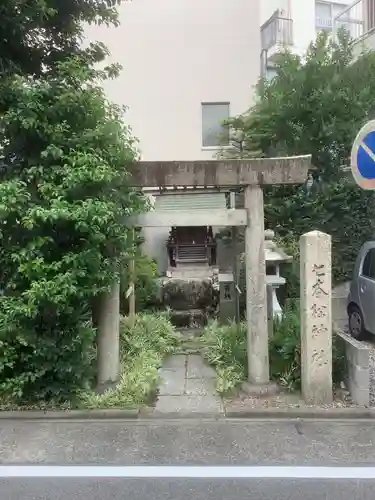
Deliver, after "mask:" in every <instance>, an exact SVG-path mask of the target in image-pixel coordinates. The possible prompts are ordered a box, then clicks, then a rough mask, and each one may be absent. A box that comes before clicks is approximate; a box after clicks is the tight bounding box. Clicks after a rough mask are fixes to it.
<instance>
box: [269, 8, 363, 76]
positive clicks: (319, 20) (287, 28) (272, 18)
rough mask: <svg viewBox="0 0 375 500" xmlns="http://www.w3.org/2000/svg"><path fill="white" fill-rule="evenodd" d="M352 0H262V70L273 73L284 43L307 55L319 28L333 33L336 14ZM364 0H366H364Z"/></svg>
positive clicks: (284, 45)
mask: <svg viewBox="0 0 375 500" xmlns="http://www.w3.org/2000/svg"><path fill="white" fill-rule="evenodd" d="M351 1H352V0H339V1H326V0H262V3H261V25H262V26H261V40H262V47H261V50H262V57H261V59H262V72H263V74H264V75H265V76H268V77H272V76H273V74H274V71H273V70H272V65H273V62H274V60H275V55H277V53H278V52H279V51H280V50H281V48H283V47H288V48H289V49H290V50H291V51H292V52H294V53H296V54H299V55H303V54H304V53H305V52H306V49H307V48H308V46H309V44H310V42H311V41H312V40H314V39H315V38H316V35H317V33H318V32H319V31H321V30H325V31H328V32H329V33H332V32H333V30H334V27H335V18H336V17H337V16H338V15H339V14H340V13H341V12H343V11H344V10H345V9H346V8H347V7H348V5H350V4H351ZM362 1H364V0H362ZM370 1H371V0H370Z"/></svg>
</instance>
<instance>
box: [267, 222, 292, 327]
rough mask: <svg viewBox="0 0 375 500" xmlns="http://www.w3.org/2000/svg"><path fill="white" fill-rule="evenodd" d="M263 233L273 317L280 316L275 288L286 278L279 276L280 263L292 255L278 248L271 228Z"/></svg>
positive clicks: (284, 281) (283, 282)
mask: <svg viewBox="0 0 375 500" xmlns="http://www.w3.org/2000/svg"><path fill="white" fill-rule="evenodd" d="M264 235H265V245H264V250H265V261H266V283H267V286H271V287H272V309H273V317H274V318H281V317H282V314H283V311H282V309H281V306H280V304H279V301H278V299H277V295H276V290H277V289H278V288H279V287H280V286H282V285H285V283H286V280H285V278H283V277H282V276H280V264H282V263H283V262H290V261H291V260H292V257H291V256H290V255H287V254H286V253H285V252H284V250H283V249H281V248H279V247H278V246H277V245H276V243H275V242H274V241H273V239H274V237H275V233H274V232H273V231H272V230H271V229H267V230H266V231H265V232H264Z"/></svg>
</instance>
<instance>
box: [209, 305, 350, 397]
mask: <svg viewBox="0 0 375 500" xmlns="http://www.w3.org/2000/svg"><path fill="white" fill-rule="evenodd" d="M300 332H301V325H300V312H299V303H298V301H292V300H289V301H288V302H287V304H286V307H285V311H284V314H283V317H282V319H281V320H275V321H274V335H273V337H272V338H270V340H269V356H270V375H271V378H272V379H273V380H275V381H277V383H278V384H279V385H280V386H281V387H283V388H284V389H286V390H288V391H298V390H300V389H301V333H300ZM202 343H203V345H204V351H203V352H204V356H205V358H206V359H207V361H208V362H209V363H210V364H212V365H213V366H215V368H216V370H217V381H216V388H217V391H218V392H219V393H222V394H228V393H230V392H231V391H233V390H234V389H235V388H236V387H237V386H239V384H240V383H241V382H243V381H244V380H245V379H246V377H247V352H246V324H245V323H241V324H240V325H236V324H235V323H230V324H222V325H220V324H219V323H218V322H216V321H214V322H212V323H211V324H210V325H208V326H207V327H206V328H205V329H204V330H203V335H202ZM344 371H345V356H344V353H343V352H342V349H341V348H340V346H339V344H338V343H337V341H336V337H335V336H334V337H333V381H334V382H335V383H339V382H341V381H342V380H343V378H344Z"/></svg>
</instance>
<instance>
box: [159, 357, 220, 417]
mask: <svg viewBox="0 0 375 500" xmlns="http://www.w3.org/2000/svg"><path fill="white" fill-rule="evenodd" d="M160 376H161V380H162V382H161V385H160V389H159V397H158V400H157V402H156V407H155V411H156V412H157V413H163V414H164V413H165V414H166V413H186V412H192V413H195V412H198V413H201V412H207V413H210V414H218V415H220V414H222V413H223V411H224V409H223V405H222V402H221V399H220V397H219V396H218V395H217V393H216V391H215V376H216V374H215V370H214V369H213V368H211V367H210V366H208V365H207V364H206V363H205V362H204V360H203V358H202V356H200V355H199V354H187V355H183V354H179V355H174V356H171V357H170V358H168V359H167V360H166V361H165V362H164V365H163V367H162V369H161V370H160Z"/></svg>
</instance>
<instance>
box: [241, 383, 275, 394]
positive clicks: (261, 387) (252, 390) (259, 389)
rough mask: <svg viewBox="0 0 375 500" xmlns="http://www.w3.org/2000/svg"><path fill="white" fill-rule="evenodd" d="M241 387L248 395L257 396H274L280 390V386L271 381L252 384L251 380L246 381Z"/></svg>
mask: <svg viewBox="0 0 375 500" xmlns="http://www.w3.org/2000/svg"><path fill="white" fill-rule="evenodd" d="M241 389H242V391H243V392H244V393H245V394H247V395H248V396H255V397H262V396H265V397H267V396H274V395H275V394H278V393H279V392H280V387H279V386H278V385H277V384H276V383H274V382H269V383H268V384H252V383H250V382H244V383H243V384H242V386H241Z"/></svg>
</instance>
